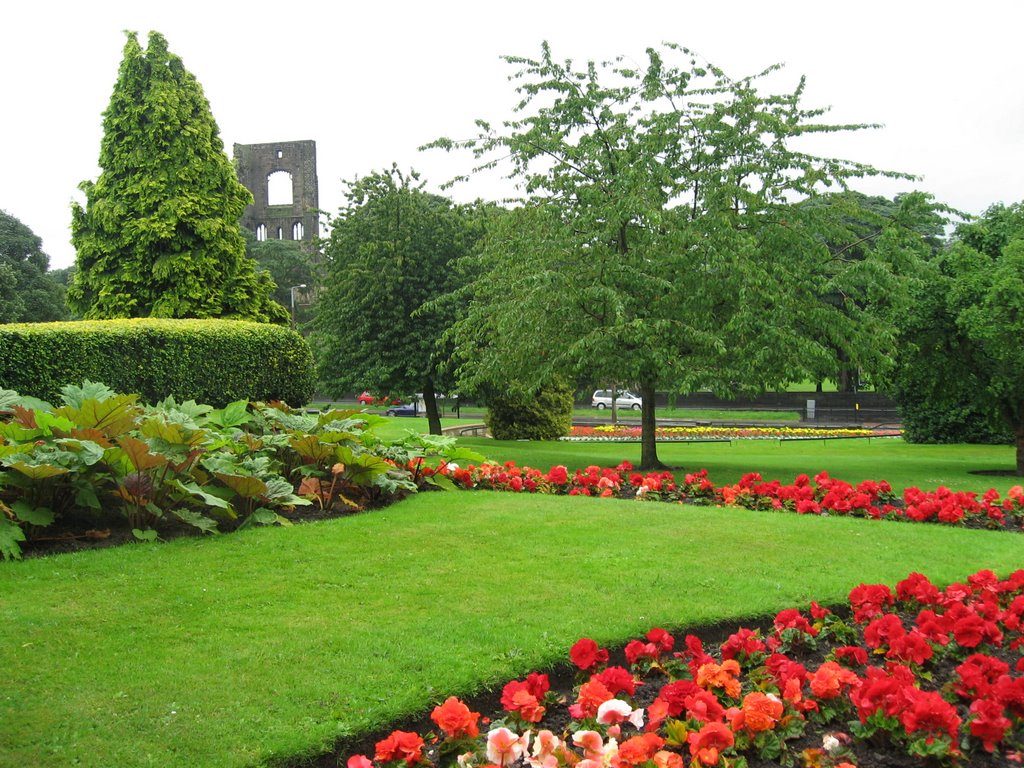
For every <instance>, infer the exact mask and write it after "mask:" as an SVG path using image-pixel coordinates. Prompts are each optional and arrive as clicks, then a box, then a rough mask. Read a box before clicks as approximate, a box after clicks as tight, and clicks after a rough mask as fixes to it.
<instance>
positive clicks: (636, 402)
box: [590, 389, 644, 411]
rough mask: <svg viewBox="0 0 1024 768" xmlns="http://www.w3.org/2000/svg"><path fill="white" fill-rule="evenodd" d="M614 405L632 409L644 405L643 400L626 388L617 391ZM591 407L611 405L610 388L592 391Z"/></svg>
mask: <svg viewBox="0 0 1024 768" xmlns="http://www.w3.org/2000/svg"><path fill="white" fill-rule="evenodd" d="M615 406H616V407H617V408H631V409H632V410H634V411H639V410H640V409H641V408H643V407H644V401H643V400H642V399H641V398H640V397H638V396H637V395H634V394H633V393H632V392H630V391H629V390H628V389H624V390H622V391H621V392H619V393H618V394H617V395H616V397H615ZM590 407H591V408H598V409H601V410H604V409H605V408H611V407H612V392H611V390H610V389H599V390H597V391H596V392H594V396H593V397H592V398H591V400H590Z"/></svg>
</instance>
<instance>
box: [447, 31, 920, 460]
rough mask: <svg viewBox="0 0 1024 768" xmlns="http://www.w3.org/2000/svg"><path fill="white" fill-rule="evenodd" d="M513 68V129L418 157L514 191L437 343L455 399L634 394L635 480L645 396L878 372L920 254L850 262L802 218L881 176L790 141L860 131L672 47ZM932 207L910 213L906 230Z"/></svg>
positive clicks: (817, 220) (896, 233) (891, 239)
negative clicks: (456, 378)
mask: <svg viewBox="0 0 1024 768" xmlns="http://www.w3.org/2000/svg"><path fill="white" fill-rule="evenodd" d="M506 60H507V61H508V62H509V63H510V64H512V65H513V66H515V67H517V68H518V70H517V72H516V73H515V74H514V76H513V80H515V81H517V82H518V83H519V85H518V92H519V94H520V95H521V101H520V102H519V103H518V104H517V106H516V117H515V118H514V119H511V120H508V121H506V122H504V123H502V125H501V126H497V127H495V126H492V125H491V124H490V123H488V122H486V121H478V126H479V127H480V132H479V134H478V135H477V136H476V137H475V138H472V139H469V140H464V141H452V140H451V139H440V140H438V141H436V142H434V143H433V144H431V145H429V146H433V147H440V148H443V149H449V150H451V149H469V150H471V151H472V152H473V153H474V155H475V157H476V158H477V159H478V160H479V161H480V164H479V165H478V166H477V167H476V168H475V169H474V170H475V171H476V172H483V171H489V170H491V169H494V168H496V167H498V166H500V165H503V166H504V167H506V168H507V169H508V173H509V175H510V176H511V177H512V178H514V179H517V180H518V181H519V182H520V184H521V187H522V188H523V189H524V191H525V199H524V200H523V201H522V205H521V207H519V208H518V209H516V210H515V211H514V212H513V214H512V215H511V216H509V217H507V218H505V219H503V220H502V221H501V222H500V223H499V225H498V227H496V228H495V230H494V231H492V232H490V233H489V234H488V236H487V238H486V240H485V244H484V249H483V253H482V255H481V256H480V257H479V258H478V259H477V260H476V261H475V262H474V263H473V265H472V267H471V270H472V271H473V273H474V274H475V275H476V276H477V277H476V279H475V281H474V282H473V283H472V286H471V290H470V295H471V301H470V305H469V307H470V308H469V311H468V313H467V315H466V316H465V318H463V319H462V320H460V321H459V322H458V323H457V324H456V325H455V327H454V329H453V330H452V332H451V334H450V335H451V337H453V338H455V337H458V338H460V339H462V340H463V344H462V345H461V347H460V349H461V350H462V351H464V352H465V351H466V350H470V353H469V354H464V355H463V356H462V358H461V365H460V368H459V375H460V377H461V379H462V380H463V381H466V382H470V383H473V382H479V381H482V380H483V381H493V382H501V381H502V380H507V379H508V378H509V376H510V372H512V371H514V372H515V375H516V377H517V378H519V379H521V380H523V381H524V382H525V384H526V385H527V386H539V385H540V384H542V382H543V381H545V380H546V379H547V378H548V377H550V376H553V375H557V374H562V375H569V376H577V375H580V374H583V373H586V374H587V375H589V376H590V377H591V378H592V379H594V380H603V381H610V382H624V383H629V384H635V385H637V387H638V389H639V393H640V394H641V395H642V396H643V398H644V407H643V411H642V425H643V443H642V452H641V462H642V464H643V465H644V466H656V465H657V464H658V461H657V453H656V444H655V439H654V427H655V415H654V392H655V388H656V387H661V388H669V389H672V390H675V391H679V392H692V391H695V390H699V389H711V390H714V391H716V392H717V393H720V394H725V395H731V394H734V393H736V392H742V391H747V392H754V391H759V390H761V389H763V388H764V387H767V386H771V385H776V384H782V383H785V382H787V381H790V380H794V379H798V378H800V377H801V376H802V375H804V374H807V373H809V372H817V371H820V370H826V369H830V368H831V369H832V370H835V369H836V368H837V367H838V365H839V355H840V354H842V355H843V356H844V358H845V361H844V362H845V363H846V364H850V365H856V366H858V367H863V368H867V369H869V370H877V369H884V368H885V367H887V366H888V365H890V364H891V357H892V339H893V334H894V329H893V326H892V320H891V318H892V316H893V314H894V312H895V311H896V309H897V306H896V305H898V304H899V302H900V298H901V296H903V294H904V292H903V291H902V290H901V289H899V283H900V281H901V280H903V279H904V277H903V276H904V273H907V272H909V271H911V270H912V268H913V263H914V261H915V258H916V254H915V253H913V251H914V247H915V246H914V242H915V240H916V241H917V242H919V241H920V238H919V237H915V236H914V235H913V234H912V233H910V234H908V232H907V231H906V230H905V228H903V227H902V226H899V222H896V223H890V224H889V225H887V226H886V227H885V228H884V230H883V231H881V232H879V234H878V235H877V237H876V238H875V240H876V245H875V247H874V248H873V249H871V251H870V253H868V254H866V255H865V256H864V258H857V259H854V258H851V256H850V254H848V253H847V252H846V251H845V250H844V247H845V245H846V242H845V241H839V240H838V239H837V238H838V236H839V235H840V234H841V233H842V232H843V231H844V230H843V228H842V227H840V226H839V225H838V223H837V221H836V212H835V209H834V208H833V207H831V206H824V207H814V206H800V205H796V204H795V203H797V202H799V201H801V200H805V199H807V198H809V197H813V196H815V195H818V194H820V193H822V192H824V191H828V190H830V189H831V190H844V189H846V188H847V184H848V182H849V181H850V180H852V179H857V178H861V177H865V176H872V175H878V174H880V173H882V172H880V171H878V170H876V169H874V168H872V167H870V166H867V165H863V164H859V163H855V162H850V161H845V160H839V159H835V158H828V157H817V156H813V155H810V154H807V153H805V152H803V151H801V150H800V149H799V147H798V146H797V145H798V142H799V140H800V139H801V138H802V137H804V136H806V135H809V134H816V133H834V132H840V131H848V130H859V129H863V128H867V127H871V126H868V125H832V124H829V123H825V122H821V121H819V118H820V117H821V115H822V114H823V110H820V109H807V108H804V107H802V106H801V103H800V102H801V99H802V96H803V90H804V82H803V80H802V79H801V80H800V81H799V84H798V85H797V87H796V88H795V90H793V91H792V92H790V93H782V94H769V95H762V94H761V93H759V91H758V86H759V84H760V82H759V81H761V79H762V78H764V77H767V76H768V75H770V74H772V73H774V72H776V71H777V70H778V69H779V67H778V66H773V67H769V68H768V69H767V70H765V71H764V72H762V73H759V74H758V75H755V76H751V77H744V78H740V79H732V78H730V77H728V76H727V75H726V74H725V73H724V72H723V71H721V70H720V69H718V68H716V67H714V66H712V65H710V64H707V63H705V62H702V61H699V60H698V59H697V57H696V56H694V55H693V54H691V53H690V52H689V51H688V50H686V49H685V48H682V47H680V46H677V45H665V46H663V47H662V48H661V49H653V48H651V49H648V51H647V61H646V63H645V65H643V66H634V65H632V64H629V63H626V62H625V61H624V60H622V59H618V60H615V61H613V62H607V63H603V64H595V63H593V62H590V63H588V64H587V65H586V66H584V67H576V66H575V65H574V64H573V63H572V62H571V61H565V62H559V61H557V60H556V59H555V58H554V57H553V56H552V53H551V51H550V49H549V47H548V46H547V45H546V44H545V45H544V46H543V47H542V51H541V56H540V58H539V59H531V58H524V57H515V56H513V57H506ZM675 62H678V63H675ZM886 175H893V176H899V175H900V174H886ZM927 208H928V201H927V200H925V199H924V197H923V196H921V195H910V196H908V197H907V199H906V200H905V201H904V203H903V209H904V212H905V215H904V219H906V218H911V217H913V216H915V215H916V214H918V213H920V212H921V211H923V210H925V209H927ZM894 221H896V220H895V219H894ZM845 229H846V231H847V232H848V231H849V228H848V227H846V228H845ZM830 243H832V245H831V246H830ZM908 246H909V250H908ZM823 296H831V297H834V298H833V299H832V300H830V301H823V300H822V297H823Z"/></svg>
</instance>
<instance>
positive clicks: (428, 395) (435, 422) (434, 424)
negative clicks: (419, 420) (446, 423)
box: [423, 376, 441, 435]
mask: <svg viewBox="0 0 1024 768" xmlns="http://www.w3.org/2000/svg"><path fill="white" fill-rule="evenodd" d="M423 405H425V406H426V409H427V430H428V431H429V432H430V434H432V435H440V434H441V414H440V413H438V410H437V398H436V397H434V379H433V377H431V376H428V377H427V379H426V381H424V382H423Z"/></svg>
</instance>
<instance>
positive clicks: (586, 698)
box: [573, 680, 615, 719]
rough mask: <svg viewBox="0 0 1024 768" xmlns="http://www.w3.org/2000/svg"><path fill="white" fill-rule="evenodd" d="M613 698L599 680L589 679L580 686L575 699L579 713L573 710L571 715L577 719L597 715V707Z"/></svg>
mask: <svg viewBox="0 0 1024 768" xmlns="http://www.w3.org/2000/svg"><path fill="white" fill-rule="evenodd" d="M614 698H615V696H614V695H613V694H612V692H611V691H609V690H608V688H606V687H605V685H604V683H602V682H601V681H599V680H591V681H590V682H587V683H584V684H583V685H581V686H580V693H579V696H578V697H577V699H576V706H577V707H578V708H579V709H578V712H579V714H576V713H575V712H574V713H573V717H576V718H578V719H582V718H586V717H597V708H598V707H600V706H601V705H602V704H604V703H605V702H606V701H609V700H611V699H614Z"/></svg>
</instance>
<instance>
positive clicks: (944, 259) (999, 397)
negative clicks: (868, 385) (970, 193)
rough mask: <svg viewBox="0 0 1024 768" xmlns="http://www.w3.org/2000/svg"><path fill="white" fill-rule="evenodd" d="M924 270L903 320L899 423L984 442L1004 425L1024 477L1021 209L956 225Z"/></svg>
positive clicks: (1000, 209) (934, 435) (999, 210)
mask: <svg viewBox="0 0 1024 768" xmlns="http://www.w3.org/2000/svg"><path fill="white" fill-rule="evenodd" d="M931 267H932V271H931V273H930V275H929V278H928V279H927V280H926V281H924V282H923V283H922V284H921V286H920V288H919V289H918V290H917V291H916V292H915V295H914V302H913V303H912V304H911V309H910V311H909V312H908V314H907V317H906V319H905V321H904V323H903V338H902V343H901V349H902V350H903V351H902V356H901V365H900V370H899V374H898V377H897V396H898V398H899V399H900V401H901V405H902V407H903V410H904V415H905V418H907V419H909V420H910V421H911V422H912V423H913V424H914V425H915V429H917V430H918V431H919V432H922V433H923V434H922V437H924V438H925V439H930V440H944V439H952V440H957V441H962V440H965V439H991V438H992V433H991V431H988V432H986V430H985V427H986V426H987V424H988V425H990V424H991V423H993V422H994V423H997V424H998V423H1001V424H1002V425H1004V426H1005V428H1007V429H1008V430H1009V431H1010V432H1011V434H1012V435H1013V437H1014V440H1015V442H1016V446H1017V456H1016V472H1017V474H1019V475H1024V344H1022V343H1021V340H1022V339H1024V203H1015V204H1013V205H1010V206H1006V205H1002V204H1000V205H994V206H992V207H991V208H989V209H988V210H987V211H986V212H985V213H984V214H983V215H982V216H981V217H980V218H978V219H977V220H976V221H972V222H967V223H964V224H961V225H960V226H959V227H957V229H956V231H955V233H954V236H953V240H952V243H951V244H950V246H949V247H948V248H947V249H945V250H944V251H942V252H941V253H940V254H939V255H938V256H937V257H936V259H935V260H934V262H933V263H932V265H931ZM997 439H998V438H997Z"/></svg>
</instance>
